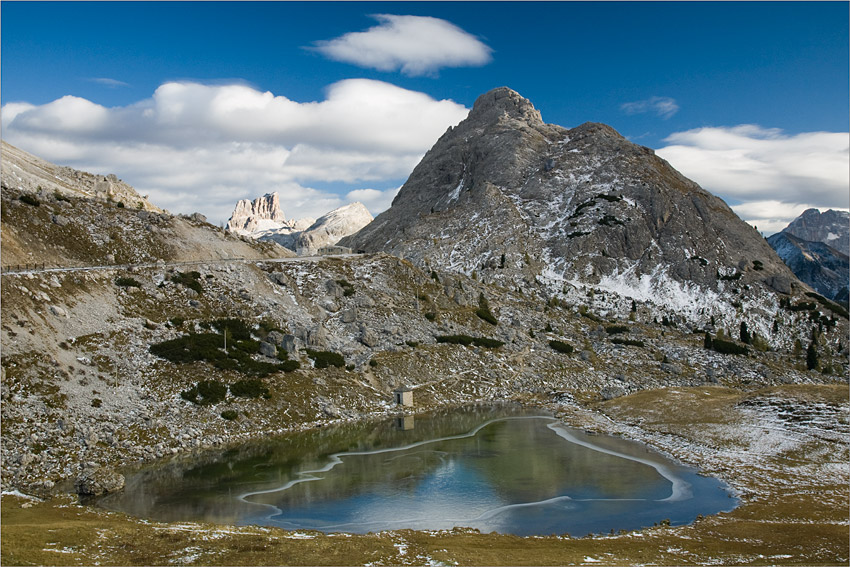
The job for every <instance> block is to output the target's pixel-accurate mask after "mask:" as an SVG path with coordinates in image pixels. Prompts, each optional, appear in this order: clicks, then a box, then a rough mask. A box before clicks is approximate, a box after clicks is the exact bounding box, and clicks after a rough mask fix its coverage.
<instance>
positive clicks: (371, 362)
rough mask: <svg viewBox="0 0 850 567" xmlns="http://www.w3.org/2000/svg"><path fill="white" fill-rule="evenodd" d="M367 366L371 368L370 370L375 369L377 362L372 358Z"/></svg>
mask: <svg viewBox="0 0 850 567" xmlns="http://www.w3.org/2000/svg"><path fill="white" fill-rule="evenodd" d="M369 366H371V367H372V368H376V367H377V366H378V361H377V360H375V359H374V358H372V359H370V360H369Z"/></svg>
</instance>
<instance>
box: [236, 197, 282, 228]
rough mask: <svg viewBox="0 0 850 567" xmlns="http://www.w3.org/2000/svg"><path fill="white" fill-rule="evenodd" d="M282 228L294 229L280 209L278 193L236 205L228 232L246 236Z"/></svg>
mask: <svg viewBox="0 0 850 567" xmlns="http://www.w3.org/2000/svg"><path fill="white" fill-rule="evenodd" d="M280 228H292V227H291V224H290V223H288V222H287V220H286V217H285V216H284V215H283V211H282V210H281V209H280V198H279V196H278V194H277V193H268V194H266V195H263V196H262V197H257V198H256V199H254V200H253V201H249V200H248V199H242V200H241V201H239V202H238V203H236V208H235V209H233V214H231V215H230V220H228V221H227V230H229V231H231V232H235V233H237V234H242V235H246V236H248V235H251V234H252V233H254V232H260V231H265V230H274V229H280Z"/></svg>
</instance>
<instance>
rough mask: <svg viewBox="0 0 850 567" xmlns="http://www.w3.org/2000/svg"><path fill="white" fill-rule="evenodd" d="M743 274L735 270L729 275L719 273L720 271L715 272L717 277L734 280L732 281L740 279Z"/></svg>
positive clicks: (729, 280)
mask: <svg viewBox="0 0 850 567" xmlns="http://www.w3.org/2000/svg"><path fill="white" fill-rule="evenodd" d="M743 275H744V274H742V273H741V272H735V273H734V274H731V275H730V274H727V275H720V272H717V279H719V280H723V281H727V282H734V281H737V280H739V279H741V277H742V276H743Z"/></svg>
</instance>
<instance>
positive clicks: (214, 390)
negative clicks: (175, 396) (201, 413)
mask: <svg viewBox="0 0 850 567" xmlns="http://www.w3.org/2000/svg"><path fill="white" fill-rule="evenodd" d="M225 396H227V386H225V385H224V384H222V383H221V382H219V381H218V380H202V381H200V382H198V383H197V384H195V385H194V386H192V387H191V388H189V389H188V390H184V391H182V392H180V397H182V398H183V399H184V400H188V401H190V402H192V403H193V404H197V405H199V406H210V405H213V404H217V403H219V402H221V401H222V400H224V398H225Z"/></svg>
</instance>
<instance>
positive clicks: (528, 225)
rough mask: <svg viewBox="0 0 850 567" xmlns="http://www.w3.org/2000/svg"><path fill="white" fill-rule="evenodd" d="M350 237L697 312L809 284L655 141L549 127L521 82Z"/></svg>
mask: <svg viewBox="0 0 850 567" xmlns="http://www.w3.org/2000/svg"><path fill="white" fill-rule="evenodd" d="M341 244H344V245H346V246H351V247H352V248H357V249H365V250H367V251H374V250H383V251H387V252H390V253H392V254H397V255H400V256H403V257H405V258H408V259H410V260H411V261H413V262H414V263H416V264H418V265H424V266H432V267H436V268H439V269H443V270H453V271H459V272H463V273H465V274H467V275H469V274H473V273H475V274H476V275H477V276H478V277H479V278H481V279H483V280H484V281H493V282H499V283H502V284H503V285H507V286H510V287H520V288H523V287H529V286H534V285H536V284H542V285H543V286H544V288H545V289H547V290H549V292H550V293H562V292H563V293H566V292H567V291H568V290H575V289H580V288H582V287H584V286H590V287H593V288H595V289H597V290H607V291H613V292H616V293H618V294H620V295H621V296H624V297H633V298H636V299H639V300H646V301H652V302H655V303H657V304H659V305H665V306H668V307H670V308H672V309H677V310H680V311H687V312H689V313H690V314H691V315H693V318H697V314H698V313H699V312H707V311H709V310H714V309H717V308H720V307H718V306H722V305H728V304H729V303H727V302H734V301H737V300H735V299H733V298H732V297H731V295H730V294H731V293H732V289H733V288H734V289H739V288H740V287H742V286H750V285H752V284H757V286H758V289H762V290H763V289H766V288H768V287H769V288H772V289H773V290H776V291H780V292H785V293H787V292H789V291H791V285H792V283H793V282H796V281H797V280H796V278H795V277H794V275H793V274H792V273H791V272H790V270H788V268H787V267H786V266H785V265H784V264H783V263H782V261H781V260H780V259H779V258H778V257H777V256H776V254H775V253H774V251H773V250H772V249H771V248H770V246H768V244H767V243H766V242H765V240H764V239H763V238H761V237H760V235H759V234H758V233H757V232H756V231H755V229H753V228H752V227H751V226H749V225H747V224H746V223H744V222H743V221H742V220H741V219H739V218H738V217H737V216H736V215H735V214H734V213H733V212H732V210H731V209H730V208H729V207H728V206H727V205H726V204H725V203H724V202H723V201H722V200H720V199H719V198H717V197H715V196H714V195H712V194H710V193H708V192H707V191H705V190H703V189H701V188H700V187H699V186H698V185H697V184H696V183H694V182H693V181H691V180H689V179H686V178H685V177H683V176H682V175H681V174H679V173H678V172H677V171H676V170H675V169H673V168H672V167H671V166H670V164H669V163H667V162H666V161H664V160H663V159H661V158H659V157H657V156H656V155H655V154H654V152H653V151H652V150H651V149H649V148H645V147H642V146H638V145H636V144H632V143H631V142H629V141H628V140H626V139H625V138H623V137H622V136H620V135H619V134H618V133H617V132H616V131H614V130H613V129H612V128H610V127H609V126H605V125H603V124H594V123H586V124H582V125H581V126H578V127H576V128H573V129H566V128H562V127H560V126H555V125H551V124H545V123H544V122H543V121H542V119H541V116H540V113H539V112H538V111H537V110H536V109H535V108H534V107H533V106H532V104H531V103H530V102H529V101H528V100H526V99H524V98H523V97H521V96H520V95H519V94H517V93H516V92H514V91H512V90H510V89H508V88H499V89H495V90H493V91H490V92H488V93H486V94H484V95H482V96H481V97H480V98H479V99H478V100H477V101H476V102H475V105H474V107H473V109H472V111H471V112H470V114H469V116H468V117H467V119H466V120H464V121H463V122H461V123H460V124H459V125H458V126H457V127H455V128H450V129H449V130H448V131H447V132H446V133H445V134H444V135H443V136H442V137H441V138H440V140H438V142H437V143H436V144H435V145H434V147H433V148H432V149H431V150H430V151H429V152H428V153H427V154H426V155H425V157H424V158H423V159H422V161H421V162H420V164H419V165H418V166H417V167H416V169H415V170H414V171H413V173H412V174H411V176H410V178H409V179H408V181H407V183H405V185H404V186H403V187H402V188H401V190H400V191H399V193H398V195H397V196H396V198H395V200H394V201H393V205H392V207H391V208H390V209H389V210H387V211H385V212H384V213H382V214H380V215H378V217H377V218H376V219H375V220H374V221H373V222H372V223H371V224H370V225H368V226H367V227H366V228H364V229H363V230H361V231H360V232H359V233H357V234H356V235H354V236H352V237H350V238H347V239H344V240H343V241H342V242H341ZM762 284H763V285H762ZM721 296H724V297H725V298H726V300H725V301H718V298H720V297H721Z"/></svg>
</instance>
